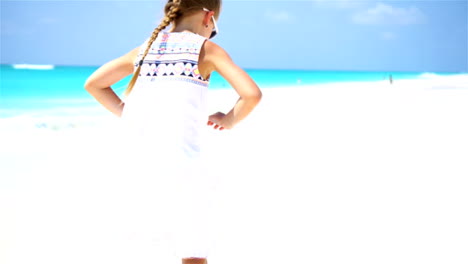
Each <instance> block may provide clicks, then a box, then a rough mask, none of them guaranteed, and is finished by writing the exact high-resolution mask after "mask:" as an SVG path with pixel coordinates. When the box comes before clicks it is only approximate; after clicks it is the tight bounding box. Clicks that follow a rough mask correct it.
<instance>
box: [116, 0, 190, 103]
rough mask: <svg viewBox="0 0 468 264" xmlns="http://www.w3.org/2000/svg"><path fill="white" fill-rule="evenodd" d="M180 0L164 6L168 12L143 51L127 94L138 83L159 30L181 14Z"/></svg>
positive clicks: (126, 91)
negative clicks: (145, 60)
mask: <svg viewBox="0 0 468 264" xmlns="http://www.w3.org/2000/svg"><path fill="white" fill-rule="evenodd" d="M180 2H181V0H169V1H168V2H167V4H166V6H165V7H164V11H165V13H166V16H165V17H164V18H163V20H162V21H161V23H160V24H159V26H157V27H156V28H155V29H154V31H153V33H152V34H151V37H150V39H149V41H148V46H147V47H146V50H145V52H144V53H143V56H142V57H141V60H140V62H139V63H138V67H137V69H136V71H135V73H134V74H133V76H132V79H131V80H130V82H129V84H128V87H127V89H126V90H125V95H128V94H129V93H130V92H131V91H132V89H133V86H134V85H135V83H136V80H137V78H138V75H140V70H141V66H142V65H143V60H144V59H145V57H146V55H148V52H149V50H150V48H151V45H152V44H153V42H154V41H155V40H156V38H157V37H158V35H159V32H161V31H162V30H163V29H165V28H166V27H167V26H169V25H170V24H171V22H174V21H175V20H176V19H177V18H179V17H180V16H181V14H180V12H179V10H180Z"/></svg>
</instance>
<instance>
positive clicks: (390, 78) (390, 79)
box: [388, 74, 393, 84]
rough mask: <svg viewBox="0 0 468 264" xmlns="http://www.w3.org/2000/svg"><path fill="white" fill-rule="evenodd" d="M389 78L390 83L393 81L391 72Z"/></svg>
mask: <svg viewBox="0 0 468 264" xmlns="http://www.w3.org/2000/svg"><path fill="white" fill-rule="evenodd" d="M388 80H389V81H390V84H392V83H393V77H392V75H391V74H390V76H389V78H388Z"/></svg>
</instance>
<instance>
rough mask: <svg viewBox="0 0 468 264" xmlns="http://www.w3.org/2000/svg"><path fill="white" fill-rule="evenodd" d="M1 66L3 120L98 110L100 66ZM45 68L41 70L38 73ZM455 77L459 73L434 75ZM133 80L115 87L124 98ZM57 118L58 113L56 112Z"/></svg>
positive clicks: (288, 78)
mask: <svg viewBox="0 0 468 264" xmlns="http://www.w3.org/2000/svg"><path fill="white" fill-rule="evenodd" d="M32 68H35V69H31V67H30V66H26V67H24V66H23V67H21V65H20V66H18V65H16V66H15V65H1V73H0V74H1V78H0V118H5V117H14V116H19V115H24V114H37V113H38V112H42V113H44V111H52V110H53V109H65V108H73V107H78V106H81V107H83V106H89V107H92V106H97V103H96V102H95V101H94V99H93V98H92V97H91V96H90V95H89V94H88V93H87V92H86V91H85V90H84V88H83V84H84V83H85V81H86V79H87V78H88V77H89V76H90V75H91V74H92V73H93V72H94V71H95V70H96V69H97V68H98V67H97V66H53V65H45V67H35V66H32ZM37 68H41V69H37ZM247 72H248V73H249V74H250V76H251V77H252V78H253V79H254V80H255V81H256V82H257V84H258V85H259V86H260V87H261V88H266V89H268V88H271V87H284V86H288V87H289V86H304V85H314V84H324V83H336V82H353V81H382V80H388V79H389V76H390V75H391V76H392V78H393V80H394V81H398V80H401V79H417V78H420V77H421V76H423V75H424V74H428V73H422V72H378V71H376V72H372V71H318V70H258V69H257V70H252V69H247ZM430 74H437V75H451V74H457V73H430ZM130 77H131V76H129V77H127V78H125V79H123V80H121V81H120V82H118V83H116V84H115V85H113V86H112V87H113V88H114V90H115V91H116V92H117V93H118V94H121V93H122V92H123V91H124V90H125V88H126V86H127V83H128V81H129V80H130ZM210 89H214V90H216V89H230V86H229V84H228V83H227V82H226V81H225V80H224V79H222V78H221V76H219V75H218V74H216V73H215V74H214V75H213V76H212V78H211V84H210ZM55 114H57V112H55Z"/></svg>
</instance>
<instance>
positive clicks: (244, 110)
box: [203, 41, 262, 130]
mask: <svg viewBox="0 0 468 264" xmlns="http://www.w3.org/2000/svg"><path fill="white" fill-rule="evenodd" d="M203 55H204V57H203V61H204V64H205V67H206V68H205V69H207V71H208V72H211V71H213V70H214V71H216V72H218V73H219V74H220V75H221V76H222V77H223V78H224V79H226V81H228V82H229V84H230V85H231V86H232V87H233V88H234V90H236V92H237V94H238V95H239V100H238V101H237V103H236V104H235V105H234V107H233V108H232V109H231V111H229V113H227V114H226V115H225V114H223V113H220V112H218V113H216V114H214V115H211V116H210V117H209V121H208V125H215V126H214V128H215V129H218V128H219V129H220V130H222V129H224V128H226V129H231V128H232V127H234V126H235V125H236V124H237V123H239V122H240V121H241V120H242V119H244V118H245V117H246V116H247V115H248V114H249V113H250V112H251V111H252V110H253V109H254V108H255V106H256V105H257V104H258V103H259V102H260V99H261V98H262V92H261V91H260V89H259V88H258V86H257V84H256V83H255V82H254V81H253V80H252V78H250V76H249V75H248V74H247V73H246V72H245V71H244V70H242V69H241V68H240V67H239V66H237V65H236V64H235V63H234V62H233V61H232V59H231V57H230V56H229V55H228V54H227V52H226V51H224V49H222V48H221V47H220V46H218V45H216V44H215V43H213V42H211V41H206V42H205V45H204V54H203Z"/></svg>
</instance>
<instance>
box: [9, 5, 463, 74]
mask: <svg viewBox="0 0 468 264" xmlns="http://www.w3.org/2000/svg"><path fill="white" fill-rule="evenodd" d="M164 2H165V1H148V0H144V1H143V0H140V1H138V0H127V1H102V0H101V1H11V0H9V1H4V0H1V63H2V64H11V63H33V64H56V65H96V66H99V65H102V64H104V63H105V62H107V61H109V60H112V59H114V58H116V57H118V56H121V55H123V54H125V53H127V52H128V51H129V50H131V49H132V48H134V47H136V46H137V45H139V44H141V43H142V42H143V41H144V40H145V39H146V38H147V37H148V36H149V35H150V34H151V32H152V30H153V28H154V27H155V26H156V25H157V24H158V23H159V21H160V19H161V18H162V15H163V14H162V7H163V5H164ZM219 28H220V34H219V36H218V37H216V38H215V39H214V41H215V42H217V43H218V44H220V45H221V46H222V47H224V48H225V49H226V50H227V51H228V52H229V53H230V54H231V56H232V57H233V59H234V61H236V62H237V63H238V64H239V65H240V66H241V67H244V68H249V69H312V70H371V71H421V72H433V71H450V72H468V54H467V50H468V44H467V42H468V29H467V28H468V0H445V1H444V0H438V1H435V0H425V1H422V0H419V1H408V0H400V1H375V0H340V1H337V0H335V1H330V0H303V1H285V0H283V1H260V0H256V1H232V0H231V1H229V0H225V1H224V2H223V10H222V13H221V16H220V18H219Z"/></svg>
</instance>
